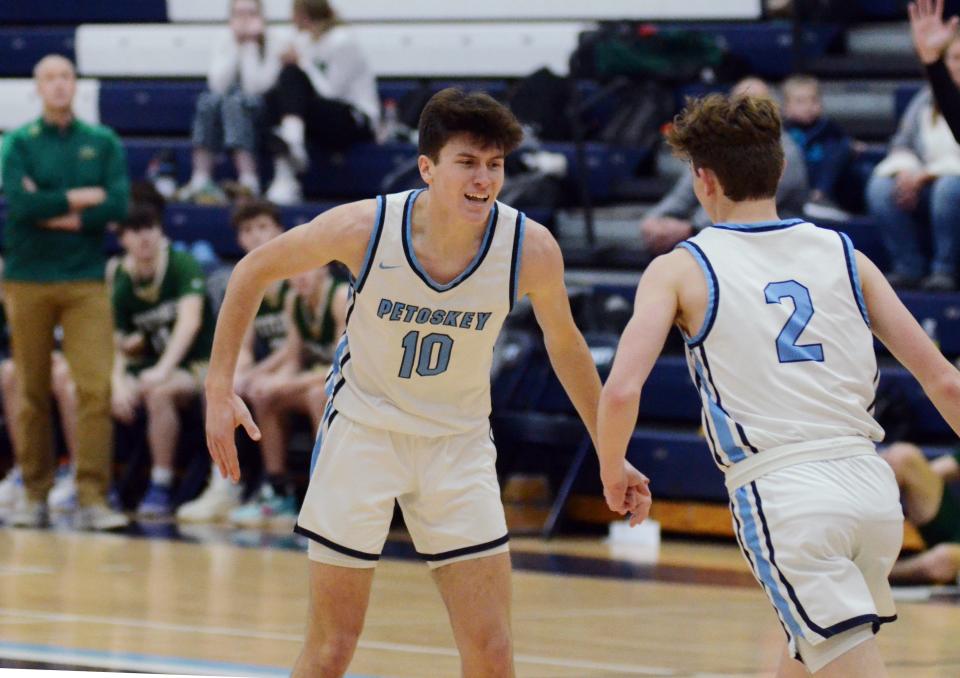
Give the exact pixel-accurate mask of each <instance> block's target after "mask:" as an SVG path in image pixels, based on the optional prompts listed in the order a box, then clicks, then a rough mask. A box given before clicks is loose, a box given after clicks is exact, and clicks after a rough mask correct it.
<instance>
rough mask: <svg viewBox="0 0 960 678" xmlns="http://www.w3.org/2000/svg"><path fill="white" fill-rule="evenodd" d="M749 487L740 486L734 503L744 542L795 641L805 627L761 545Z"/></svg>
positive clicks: (757, 572) (758, 573) (801, 636)
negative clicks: (795, 612)
mask: <svg viewBox="0 0 960 678" xmlns="http://www.w3.org/2000/svg"><path fill="white" fill-rule="evenodd" d="M747 487H748V486H747V485H744V486H742V487H738V488H737V491H736V493H735V499H734V503H735V504H736V507H737V513H738V514H739V516H740V521H741V522H742V523H743V536H744V543H745V544H746V546H747V548H748V549H749V550H750V553H751V554H753V559H754V562H755V563H756V575H757V577H759V579H760V582H761V583H762V584H763V586H764V588H766V589H767V591H768V592H769V594H770V599H771V600H772V601H773V604H774V607H776V608H777V612H778V613H779V614H780V619H782V620H783V623H784V624H786V626H787V628H788V629H789V632H790V633H791V634H792V635H793V638H792V640H794V641H795V640H796V639H797V638H803V629H802V628H801V626H800V624H799V622H798V621H797V619H796V617H794V615H793V611H792V610H791V609H790V603H789V602H787V599H786V598H784V597H783V593H781V591H780V588H779V587H778V586H777V581H776V579H775V578H774V576H773V570H772V569H771V566H770V562H769V561H768V560H767V558H766V556H764V554H763V548H762V547H761V546H760V533H759V530H758V529H757V521H756V519H755V518H754V517H753V510H752V508H751V505H750V495H749V494H747Z"/></svg>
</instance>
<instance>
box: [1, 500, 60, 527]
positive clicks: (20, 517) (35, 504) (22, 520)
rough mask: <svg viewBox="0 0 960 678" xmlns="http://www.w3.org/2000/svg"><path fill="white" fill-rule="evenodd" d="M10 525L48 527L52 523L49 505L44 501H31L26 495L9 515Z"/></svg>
mask: <svg viewBox="0 0 960 678" xmlns="http://www.w3.org/2000/svg"><path fill="white" fill-rule="evenodd" d="M7 524H8V525H10V527H47V526H48V525H49V524H50V515H49V514H48V513H47V505H46V503H44V502H42V501H30V500H29V499H27V497H26V495H24V496H23V497H22V498H21V499H20V501H18V502H17V506H16V507H15V508H14V509H13V512H12V513H10V515H9V516H8V517H7Z"/></svg>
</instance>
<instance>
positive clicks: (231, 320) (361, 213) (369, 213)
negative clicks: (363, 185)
mask: <svg viewBox="0 0 960 678" xmlns="http://www.w3.org/2000/svg"><path fill="white" fill-rule="evenodd" d="M375 215H376V203H375V201H373V200H364V201H361V202H355V203H350V204H348V205H342V206H340V207H336V208H334V209H332V210H330V211H328V212H324V213H323V214H321V215H319V216H317V217H316V218H315V219H313V221H310V222H309V223H306V224H302V225H300V226H297V227H296V228H293V229H291V230H289V231H287V232H286V233H284V234H283V235H281V236H279V237H277V238H274V239H273V240H271V241H270V242H268V243H266V244H264V245H262V246H260V247H258V248H256V249H255V250H253V251H252V252H250V253H249V254H247V255H246V256H245V257H244V258H243V259H241V260H240V263H238V264H237V266H236V267H235V268H234V269H233V274H232V275H231V276H230V283H229V284H228V285H227V293H226V296H225V297H224V299H223V305H222V306H221V307H220V314H219V316H218V318H217V329H216V332H215V334H214V338H213V352H212V354H211V356H210V369H209V371H208V373H207V379H206V396H207V418H206V430H207V448H208V449H209V450H210V455H211V456H212V457H213V460H214V461H215V462H216V464H217V466H218V468H219V469H220V474H221V475H222V476H223V477H227V476H230V478H231V479H233V481H234V482H237V481H238V480H239V479H240V467H239V465H238V463H237V449H236V445H235V444H234V438H233V435H234V434H233V431H234V429H235V428H236V427H237V426H243V427H244V428H245V429H246V431H247V433H248V434H250V436H251V437H253V438H255V439H257V438H259V435H260V433H259V430H258V429H257V427H256V424H254V423H253V418H252V417H251V416H250V412H249V411H248V410H247V407H246V405H244V404H243V401H242V400H241V399H240V397H239V396H237V395H236V394H235V393H234V388H233V375H234V372H235V369H236V364H237V356H238V354H239V353H240V347H241V345H242V343H243V337H244V335H245V334H246V331H247V328H248V327H249V326H250V323H251V322H252V321H253V317H254V315H255V314H256V311H257V308H258V307H259V305H260V302H261V300H262V299H263V294H264V291H265V290H266V289H267V287H268V286H269V285H270V283H272V282H274V281H276V280H280V279H282V278H289V277H292V276H294V275H297V274H298V273H303V272H304V271H309V270H310V269H313V268H318V267H320V266H325V265H326V264H328V263H330V262H331V261H340V262H342V263H344V264H346V265H347V267H348V268H349V269H350V271H351V272H352V273H353V274H354V275H356V274H357V273H358V271H359V269H360V266H361V265H362V262H363V257H364V253H365V252H366V248H367V244H368V243H369V240H370V233H371V231H372V229H373V221H374V218H375Z"/></svg>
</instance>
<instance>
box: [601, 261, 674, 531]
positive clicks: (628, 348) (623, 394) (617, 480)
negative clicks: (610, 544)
mask: <svg viewBox="0 0 960 678" xmlns="http://www.w3.org/2000/svg"><path fill="white" fill-rule="evenodd" d="M686 256H688V255H686V254H684V253H682V252H673V253H670V254H667V255H664V256H661V257H657V258H656V259H654V260H653V262H652V263H651V264H650V266H649V267H647V270H646V272H644V274H643V277H642V278H641V279H640V285H639V286H638V287H637V296H636V300H635V301H634V307H633V317H632V318H630V322H628V323H627V326H626V328H625V329H624V331H623V335H622V336H621V337H620V344H619V345H618V346H617V355H616V358H614V361H613V367H612V368H611V370H610V376H609V377H607V383H606V384H605V385H604V387H603V393H602V394H601V396H600V408H599V417H598V421H597V426H598V429H599V443H600V444H599V447H598V448H597V454H598V456H599V458H600V479H601V481H603V494H604V497H605V498H606V500H607V505H608V506H609V507H610V509H611V510H613V511H618V512H620V513H623V512H624V510H625V508H626V507H625V501H626V498H627V494H628V488H629V487H630V486H631V482H630V481H631V479H630V478H629V477H628V476H629V471H628V470H625V467H624V461H625V460H626V456H627V445H628V444H629V443H630V436H631V435H632V434H633V429H634V427H635V426H636V423H637V414H638V413H639V410H640V393H641V391H642V390H643V384H644V382H646V380H647V377H648V376H649V375H650V370H651V369H653V365H654V363H655V362H656V361H657V357H658V356H659V355H660V351H661V350H662V349H663V344H664V342H665V341H666V339H667V335H668V334H669V333H670V328H671V327H672V326H673V323H674V322H675V320H676V318H677V313H678V311H679V302H678V292H677V274H676V271H675V269H676V267H677V264H678V262H679V259H678V258H679V257H686ZM644 480H645V478H644ZM638 489H641V488H638ZM642 489H643V490H646V483H644V484H643V487H642ZM646 492H647V494H648V495H649V490H646ZM648 508H649V506H648ZM634 514H635V515H636V513H635V512H634Z"/></svg>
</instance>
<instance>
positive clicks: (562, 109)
mask: <svg viewBox="0 0 960 678" xmlns="http://www.w3.org/2000/svg"><path fill="white" fill-rule="evenodd" d="M506 103H507V106H509V107H510V110H511V111H513V114H514V115H515V116H517V120H519V121H520V122H521V123H523V124H524V125H525V126H527V127H529V128H530V129H531V130H533V133H534V134H535V135H536V137H537V138H538V139H540V140H542V141H569V140H570V138H571V137H572V132H571V129H570V112H569V109H570V82H569V80H568V79H567V78H563V77H560V76H559V75H556V74H555V73H553V71H551V70H550V69H549V68H541V69H539V70H537V71H534V72H533V73H531V74H530V75H528V76H527V77H525V78H523V79H522V80H520V81H519V82H517V84H516V85H514V86H513V88H512V90H511V91H510V93H509V94H508V95H507V101H506Z"/></svg>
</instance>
